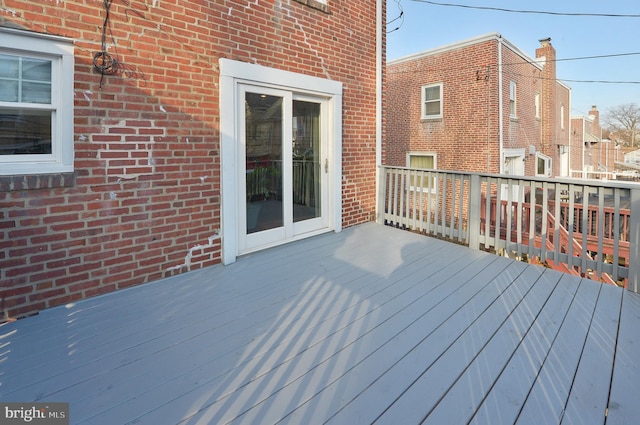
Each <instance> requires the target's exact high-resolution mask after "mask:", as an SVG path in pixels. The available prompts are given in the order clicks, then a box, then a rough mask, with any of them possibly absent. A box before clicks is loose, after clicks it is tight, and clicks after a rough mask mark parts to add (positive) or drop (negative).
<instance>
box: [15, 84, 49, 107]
mask: <svg viewBox="0 0 640 425" xmlns="http://www.w3.org/2000/svg"><path fill="white" fill-rule="evenodd" d="M22 101H23V102H26V103H51V84H50V83H26V82H25V83H22Z"/></svg>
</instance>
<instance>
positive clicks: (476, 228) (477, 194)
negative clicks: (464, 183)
mask: <svg viewBox="0 0 640 425" xmlns="http://www.w3.org/2000/svg"><path fill="white" fill-rule="evenodd" d="M469 182H470V184H469V208H468V214H469V221H468V222H469V248H471V249H476V250H477V249H480V213H481V206H480V201H481V199H482V184H481V183H480V176H479V175H478V174H472V175H471V179H470V180H469Z"/></svg>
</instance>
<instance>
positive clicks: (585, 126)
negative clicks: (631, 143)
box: [571, 105, 620, 179]
mask: <svg viewBox="0 0 640 425" xmlns="http://www.w3.org/2000/svg"><path fill="white" fill-rule="evenodd" d="M616 146H617V144H616V142H615V141H612V140H610V139H607V138H604V137H602V127H601V126H600V113H599V111H598V108H597V107H596V106H595V105H594V106H592V107H591V110H590V111H589V114H588V116H583V115H575V116H572V117H571V176H572V177H577V178H596V179H599V178H605V179H606V178H612V177H613V173H615V172H616V164H615V163H616V161H620V158H618V157H619V156H620V154H619V148H617V147H616ZM614 178H615V177H614Z"/></svg>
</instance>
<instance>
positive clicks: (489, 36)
mask: <svg viewBox="0 0 640 425" xmlns="http://www.w3.org/2000/svg"><path fill="white" fill-rule="evenodd" d="M491 40H495V41H502V42H503V43H504V45H505V46H507V47H508V48H509V49H510V50H512V51H513V52H514V53H516V54H517V55H519V56H521V57H522V58H523V59H524V60H526V61H527V62H530V63H531V64H532V65H534V66H535V67H536V68H539V69H540V70H542V65H541V64H540V63H539V62H538V61H537V60H535V59H533V58H532V57H530V56H529V55H527V54H526V53H525V52H524V51H522V50H521V49H520V48H519V47H518V46H516V45H515V44H513V43H512V42H510V41H509V40H507V39H506V38H504V37H503V36H502V34H500V33H497V32H492V33H488V34H484V35H479V36H477V37H472V38H468V39H466V40H461V41H457V42H455V43H450V44H445V45H443V46H440V47H435V48H433V49H429V50H424V51H422V52H418V53H413V54H411V55H407V56H404V57H401V58H398V59H393V60H390V61H387V65H396V64H399V63H404V62H410V61H414V60H417V59H422V58H425V57H428V56H433V55H437V54H441V53H445V52H448V51H451V50H456V49H461V48H463V47H468V46H473V45H475V44H479V43H484V42H486V41H491Z"/></svg>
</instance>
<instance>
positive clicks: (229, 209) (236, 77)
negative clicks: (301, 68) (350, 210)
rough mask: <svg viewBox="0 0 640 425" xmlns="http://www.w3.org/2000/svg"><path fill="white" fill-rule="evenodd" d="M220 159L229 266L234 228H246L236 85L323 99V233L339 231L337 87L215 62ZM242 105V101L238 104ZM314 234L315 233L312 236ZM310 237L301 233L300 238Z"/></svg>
mask: <svg viewBox="0 0 640 425" xmlns="http://www.w3.org/2000/svg"><path fill="white" fill-rule="evenodd" d="M219 63H220V158H221V164H220V166H221V195H220V196H221V204H222V210H221V217H220V220H221V229H220V233H221V239H222V262H223V263H224V264H230V263H233V262H234V261H235V260H236V257H237V256H238V254H239V253H240V251H239V246H238V228H239V226H245V222H243V221H241V220H239V215H240V214H239V212H238V205H239V201H238V192H239V191H238V185H239V182H238V175H239V172H240V169H239V165H238V164H239V163H240V161H244V158H238V149H237V140H238V137H239V135H238V114H237V113H236V111H237V110H238V108H239V102H240V101H241V99H240V100H239V99H238V96H237V94H238V92H239V90H238V84H251V85H262V86H266V87H272V88H275V89H282V90H288V91H293V92H297V93H303V94H309V95H312V96H317V97H323V98H325V99H327V114H328V121H327V126H328V133H329V134H328V137H329V139H328V141H329V143H328V145H329V147H328V150H327V153H326V157H325V158H326V159H327V162H326V164H327V172H328V175H329V179H328V193H329V196H328V199H327V201H328V211H327V214H328V215H327V217H328V225H327V228H326V229H323V230H322V231H330V230H332V231H336V232H339V231H340V230H341V229H342V190H341V188H342V186H341V184H342V83H340V82H337V81H333V80H326V79H323V78H318V77H311V76H308V75H302V74H297V73H294V72H289V71H281V70H277V69H274V68H267V67H264V66H261V65H254V64H249V63H245V62H238V61H234V60H230V59H224V58H222V59H220V61H219ZM242 101H243V100H242ZM315 233H319V232H315ZM311 234H314V233H310V234H305V235H304V237H306V236H310V235H311Z"/></svg>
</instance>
